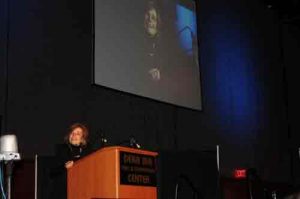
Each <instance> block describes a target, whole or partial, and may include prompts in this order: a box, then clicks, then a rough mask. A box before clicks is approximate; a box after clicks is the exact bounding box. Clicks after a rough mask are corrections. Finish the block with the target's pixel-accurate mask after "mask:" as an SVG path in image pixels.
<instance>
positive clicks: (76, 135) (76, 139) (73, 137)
mask: <svg viewBox="0 0 300 199" xmlns="http://www.w3.org/2000/svg"><path fill="white" fill-rule="evenodd" d="M82 137H83V130H82V128H80V127H77V128H75V129H74V130H73V131H72V132H71V133H70V135H69V142H70V143H71V144H72V145H75V146H79V145H80V144H81V141H82Z"/></svg>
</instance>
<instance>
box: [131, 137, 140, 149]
mask: <svg viewBox="0 0 300 199" xmlns="http://www.w3.org/2000/svg"><path fill="white" fill-rule="evenodd" d="M129 144H130V146H131V147H134V148H137V149H140V148H141V145H139V144H138V143H137V142H136V140H135V138H134V137H131V138H130V140H129Z"/></svg>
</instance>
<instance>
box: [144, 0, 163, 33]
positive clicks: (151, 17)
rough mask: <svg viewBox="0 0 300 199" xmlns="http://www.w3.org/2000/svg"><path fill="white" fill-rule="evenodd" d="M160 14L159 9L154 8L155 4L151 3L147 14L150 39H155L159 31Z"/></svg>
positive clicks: (147, 28)
mask: <svg viewBox="0 0 300 199" xmlns="http://www.w3.org/2000/svg"><path fill="white" fill-rule="evenodd" d="M159 21H160V19H159V14H158V11H157V9H156V8H155V7H154V2H152V1H150V2H149V4H148V9H147V10H146V13H145V21H144V23H145V29H146V32H147V33H148V35H149V36H150V37H155V36H157V34H158V31H159V29H158V28H159Z"/></svg>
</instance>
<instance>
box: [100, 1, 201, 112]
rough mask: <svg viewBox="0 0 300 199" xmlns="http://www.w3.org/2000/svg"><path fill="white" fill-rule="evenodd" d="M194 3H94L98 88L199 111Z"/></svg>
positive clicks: (198, 76)
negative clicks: (99, 86) (123, 92)
mask: <svg viewBox="0 0 300 199" xmlns="http://www.w3.org/2000/svg"><path fill="white" fill-rule="evenodd" d="M195 8H196V7H195V1H194V0H122V1H120V0H95V21H94V23H95V26H94V27H95V44H94V47H95V48H94V55H95V56H94V58H95V62H94V80H95V84H98V85H102V86H105V87H109V88H113V89H116V90H120V91H125V92H128V93H132V94H136V95H140V96H144V97H147V98H152V99H155V100H159V101H163V102H168V103H171V104H175V105H179V106H184V107H189V108H193V109H201V95H200V94H201V93H200V73H199V66H198V56H197V55H198V51H197V50H198V48H197V45H198V44H197V35H198V34H197V28H196V12H195V11H196V10H195Z"/></svg>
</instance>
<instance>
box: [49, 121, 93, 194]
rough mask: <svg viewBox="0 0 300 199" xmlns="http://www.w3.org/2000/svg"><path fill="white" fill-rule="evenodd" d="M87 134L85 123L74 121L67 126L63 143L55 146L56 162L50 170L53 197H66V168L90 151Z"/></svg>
mask: <svg viewBox="0 0 300 199" xmlns="http://www.w3.org/2000/svg"><path fill="white" fill-rule="evenodd" d="M88 136H89V132H88V128H87V127H86V126H85V125H83V124H81V123H74V124H72V125H71V126H70V127H69V130H68V133H67V134H66V136H65V138H64V143H63V144H59V145H57V146H56V150H55V151H56V152H55V157H56V158H55V159H56V162H57V163H56V164H55V165H56V166H55V168H54V169H53V172H52V176H53V183H54V189H53V193H52V195H53V196H52V197H53V198H55V199H66V198H67V169H69V168H71V167H72V166H73V164H74V162H75V161H76V160H79V159H80V158H82V157H84V156H86V155H87V154H89V153H90V152H91V151H92V150H91V147H90V146H89V144H88Z"/></svg>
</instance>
